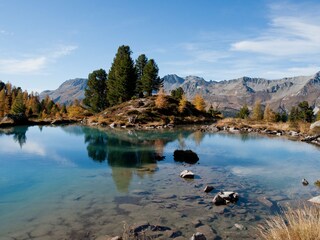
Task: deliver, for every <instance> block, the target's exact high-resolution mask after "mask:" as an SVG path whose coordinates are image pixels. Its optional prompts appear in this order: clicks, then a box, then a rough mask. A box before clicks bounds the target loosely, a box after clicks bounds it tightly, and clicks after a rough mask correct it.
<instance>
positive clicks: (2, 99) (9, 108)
mask: <svg viewBox="0 0 320 240" xmlns="http://www.w3.org/2000/svg"><path fill="white" fill-rule="evenodd" d="M7 114H14V115H21V116H26V117H37V118H45V117H48V116H50V117H57V116H63V115H65V114H67V108H66V106H64V105H62V106H61V105H59V104H56V103H54V102H53V101H52V100H51V99H50V98H49V97H46V98H45V99H43V100H42V101H40V98H39V95H38V94H37V93H34V92H31V93H30V94H29V93H28V92H27V91H23V90H22V89H21V88H20V87H15V86H12V85H11V83H6V84H5V83H3V82H1V81H0V117H4V116H6V115H7Z"/></svg>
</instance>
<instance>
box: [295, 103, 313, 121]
mask: <svg viewBox="0 0 320 240" xmlns="http://www.w3.org/2000/svg"><path fill="white" fill-rule="evenodd" d="M298 107H299V109H300V111H299V115H300V116H299V118H300V119H301V120H303V121H305V122H309V123H311V122H312V120H313V109H312V107H309V103H308V102H307V101H303V102H300V103H299V105H298Z"/></svg>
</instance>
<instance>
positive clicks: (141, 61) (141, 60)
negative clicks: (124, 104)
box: [135, 54, 148, 97]
mask: <svg viewBox="0 0 320 240" xmlns="http://www.w3.org/2000/svg"><path fill="white" fill-rule="evenodd" d="M147 62H148V58H147V57H146V55H144V54H141V55H140V56H139V57H138V58H137V60H136V65H135V68H136V75H137V84H136V94H137V95H138V96H139V97H143V90H142V82H141V77H142V75H143V69H144V67H145V66H146V64H147Z"/></svg>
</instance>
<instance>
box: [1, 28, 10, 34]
mask: <svg viewBox="0 0 320 240" xmlns="http://www.w3.org/2000/svg"><path fill="white" fill-rule="evenodd" d="M0 35H13V33H12V32H8V31H6V30H4V29H0Z"/></svg>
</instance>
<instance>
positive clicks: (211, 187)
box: [203, 185, 214, 193]
mask: <svg viewBox="0 0 320 240" xmlns="http://www.w3.org/2000/svg"><path fill="white" fill-rule="evenodd" d="M213 189H214V187H213V186H208V185H207V186H206V187H205V188H204V189H203V191H204V192H205V193H209V192H211V191H212V190H213Z"/></svg>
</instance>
